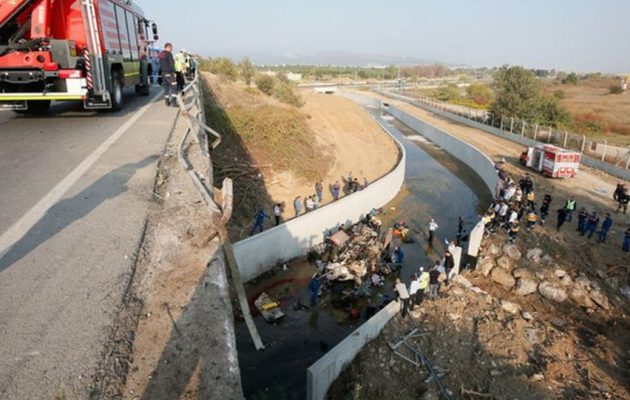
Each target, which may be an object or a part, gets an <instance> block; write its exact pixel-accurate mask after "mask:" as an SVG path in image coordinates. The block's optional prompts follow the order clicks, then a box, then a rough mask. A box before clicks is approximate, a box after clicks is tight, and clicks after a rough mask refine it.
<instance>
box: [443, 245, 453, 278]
mask: <svg viewBox="0 0 630 400" xmlns="http://www.w3.org/2000/svg"><path fill="white" fill-rule="evenodd" d="M453 268H455V259H454V258H453V255H452V254H451V252H450V251H448V250H446V252H445V253H444V274H445V275H446V279H445V280H444V283H445V284H446V285H447V286H448V285H450V280H449V277H450V275H451V271H452V270H453Z"/></svg>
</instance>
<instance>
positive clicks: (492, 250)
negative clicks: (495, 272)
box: [488, 243, 501, 256]
mask: <svg viewBox="0 0 630 400" xmlns="http://www.w3.org/2000/svg"><path fill="white" fill-rule="evenodd" d="M488 254H490V255H492V256H499V255H500V254H501V249H500V248H499V246H497V245H496V244H494V243H491V244H490V246H488Z"/></svg>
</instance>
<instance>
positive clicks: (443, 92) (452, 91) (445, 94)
mask: <svg viewBox="0 0 630 400" xmlns="http://www.w3.org/2000/svg"><path fill="white" fill-rule="evenodd" d="M435 97H436V98H437V99H438V100H441V101H453V100H456V99H459V97H460V93H459V88H458V87H457V85H455V84H453V83H451V84H449V85H446V86H442V87H440V88H438V89H437V90H436V92H435Z"/></svg>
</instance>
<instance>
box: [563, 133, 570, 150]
mask: <svg viewBox="0 0 630 400" xmlns="http://www.w3.org/2000/svg"><path fill="white" fill-rule="evenodd" d="M568 138H569V132H567V131H564V144H563V145H562V147H564V148H565V149H566V148H567V139H568Z"/></svg>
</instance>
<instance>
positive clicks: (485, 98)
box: [466, 83, 493, 106]
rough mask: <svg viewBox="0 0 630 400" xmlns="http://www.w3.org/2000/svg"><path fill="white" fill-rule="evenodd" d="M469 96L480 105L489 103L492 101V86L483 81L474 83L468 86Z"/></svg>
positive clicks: (467, 92)
mask: <svg viewBox="0 0 630 400" xmlns="http://www.w3.org/2000/svg"><path fill="white" fill-rule="evenodd" d="M466 94H467V95H468V98H470V99H471V100H472V101H474V102H475V103H477V104H479V105H483V106H485V105H488V104H490V102H491V101H492V97H493V93H492V88H490V87H489V86H488V85H484V84H482V83H473V84H472V85H470V86H468V87H467V88H466Z"/></svg>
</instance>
